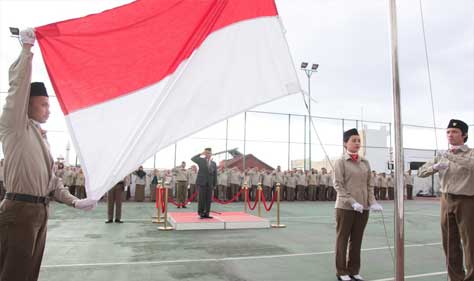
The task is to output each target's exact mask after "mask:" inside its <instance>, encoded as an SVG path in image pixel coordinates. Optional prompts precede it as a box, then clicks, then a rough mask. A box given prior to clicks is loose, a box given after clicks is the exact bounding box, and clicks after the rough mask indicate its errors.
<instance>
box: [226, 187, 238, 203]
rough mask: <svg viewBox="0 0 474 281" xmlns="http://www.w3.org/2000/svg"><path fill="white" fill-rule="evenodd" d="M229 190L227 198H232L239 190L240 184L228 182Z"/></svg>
mask: <svg viewBox="0 0 474 281" xmlns="http://www.w3.org/2000/svg"><path fill="white" fill-rule="evenodd" d="M230 190H231V191H230V194H227V198H228V199H232V197H234V195H236V194H237V193H238V192H239V190H240V185H238V184H234V183H231V184H230ZM235 201H239V198H237V199H236V200H235Z"/></svg>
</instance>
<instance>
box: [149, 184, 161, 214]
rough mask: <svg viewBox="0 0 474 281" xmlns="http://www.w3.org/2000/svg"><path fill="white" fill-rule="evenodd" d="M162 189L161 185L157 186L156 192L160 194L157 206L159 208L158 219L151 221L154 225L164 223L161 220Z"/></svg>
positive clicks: (157, 209) (157, 211) (157, 210)
mask: <svg viewBox="0 0 474 281" xmlns="http://www.w3.org/2000/svg"><path fill="white" fill-rule="evenodd" d="M161 189H162V188H161V184H158V185H157V186H156V192H158V193H157V194H158V199H157V200H156V204H157V205H158V208H156V217H153V218H154V220H152V221H151V222H152V223H163V221H162V220H161V200H163V199H162V198H161Z"/></svg>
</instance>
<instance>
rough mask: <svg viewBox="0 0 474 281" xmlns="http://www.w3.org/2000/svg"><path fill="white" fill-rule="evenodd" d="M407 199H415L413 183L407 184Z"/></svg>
mask: <svg viewBox="0 0 474 281" xmlns="http://www.w3.org/2000/svg"><path fill="white" fill-rule="evenodd" d="M407 199H408V200H413V185H411V184H407Z"/></svg>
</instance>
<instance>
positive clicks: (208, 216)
mask: <svg viewBox="0 0 474 281" xmlns="http://www.w3.org/2000/svg"><path fill="white" fill-rule="evenodd" d="M204 218H206V219H212V217H211V216H210V215H205V216H204Z"/></svg>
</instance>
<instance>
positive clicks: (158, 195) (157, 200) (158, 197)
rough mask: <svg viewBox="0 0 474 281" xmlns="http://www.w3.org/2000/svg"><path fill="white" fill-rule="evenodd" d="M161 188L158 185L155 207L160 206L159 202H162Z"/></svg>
mask: <svg viewBox="0 0 474 281" xmlns="http://www.w3.org/2000/svg"><path fill="white" fill-rule="evenodd" d="M160 190H161V189H160V188H159V187H158V185H157V186H156V196H155V197H156V198H155V207H156V208H157V209H158V208H159V206H158V202H160V200H159V199H160Z"/></svg>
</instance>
